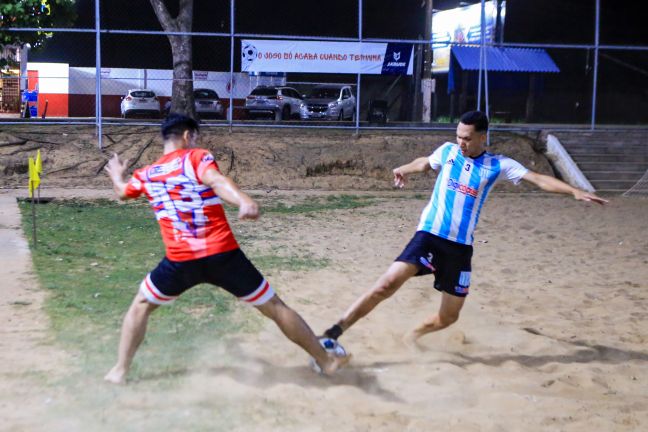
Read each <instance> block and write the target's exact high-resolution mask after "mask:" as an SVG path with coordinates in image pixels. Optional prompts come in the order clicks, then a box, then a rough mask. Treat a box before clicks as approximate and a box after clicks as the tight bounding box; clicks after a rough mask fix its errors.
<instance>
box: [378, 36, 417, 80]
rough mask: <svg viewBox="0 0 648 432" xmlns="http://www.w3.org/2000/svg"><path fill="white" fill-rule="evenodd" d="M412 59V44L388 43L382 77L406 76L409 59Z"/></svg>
mask: <svg viewBox="0 0 648 432" xmlns="http://www.w3.org/2000/svg"><path fill="white" fill-rule="evenodd" d="M411 57H412V44H408V43H388V44H387V52H385V61H384V62H383V67H382V74H383V75H407V69H408V68H409V63H410V59H411Z"/></svg>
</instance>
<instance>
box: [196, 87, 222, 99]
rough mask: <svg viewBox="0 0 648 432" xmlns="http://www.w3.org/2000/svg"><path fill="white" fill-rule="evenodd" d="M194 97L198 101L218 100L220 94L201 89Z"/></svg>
mask: <svg viewBox="0 0 648 432" xmlns="http://www.w3.org/2000/svg"><path fill="white" fill-rule="evenodd" d="M194 97H195V98H196V99H218V94H217V93H216V92H215V91H214V90H210V89H200V90H194Z"/></svg>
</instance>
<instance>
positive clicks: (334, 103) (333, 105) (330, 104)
mask: <svg viewBox="0 0 648 432" xmlns="http://www.w3.org/2000/svg"><path fill="white" fill-rule="evenodd" d="M328 106H329V108H336V107H337V106H338V103H337V101H335V102H329V104H328Z"/></svg>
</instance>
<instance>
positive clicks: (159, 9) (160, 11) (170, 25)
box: [149, 0, 178, 32]
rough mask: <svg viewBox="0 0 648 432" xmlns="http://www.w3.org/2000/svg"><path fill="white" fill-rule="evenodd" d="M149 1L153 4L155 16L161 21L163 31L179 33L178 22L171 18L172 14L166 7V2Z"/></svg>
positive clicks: (158, 0)
mask: <svg viewBox="0 0 648 432" xmlns="http://www.w3.org/2000/svg"><path fill="white" fill-rule="evenodd" d="M149 1H150V2H151V6H152V7H153V11H154V12H155V16H157V19H158V21H160V25H161V26H162V29H163V30H164V31H168V32H171V31H178V24H177V22H176V20H174V19H173V18H171V14H169V10H168V9H167V8H166V6H165V5H164V2H163V1H162V0H149Z"/></svg>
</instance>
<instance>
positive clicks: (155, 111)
mask: <svg viewBox="0 0 648 432" xmlns="http://www.w3.org/2000/svg"><path fill="white" fill-rule="evenodd" d="M121 115H122V117H124V118H128V117H131V116H133V115H142V116H150V117H155V118H159V117H160V101H159V100H158V98H157V96H156V95H155V92H154V91H152V90H147V89H131V90H128V93H127V94H126V96H124V97H123V98H122V101H121Z"/></svg>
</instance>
